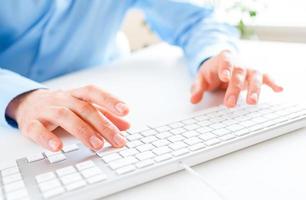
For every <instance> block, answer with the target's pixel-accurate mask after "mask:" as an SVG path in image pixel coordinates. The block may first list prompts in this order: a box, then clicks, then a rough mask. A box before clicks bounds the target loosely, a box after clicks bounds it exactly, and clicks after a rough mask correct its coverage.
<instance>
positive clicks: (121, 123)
mask: <svg viewBox="0 0 306 200" xmlns="http://www.w3.org/2000/svg"><path fill="white" fill-rule="evenodd" d="M97 109H98V110H99V111H100V112H101V113H102V114H103V115H104V116H105V117H106V118H107V119H109V120H110V121H111V122H112V123H113V124H114V125H115V126H117V128H119V130H120V131H125V130H127V129H129V128H130V123H129V122H128V121H126V120H124V119H122V118H121V117H118V116H116V115H113V114H111V113H110V112H107V111H106V110H104V109H102V108H97Z"/></svg>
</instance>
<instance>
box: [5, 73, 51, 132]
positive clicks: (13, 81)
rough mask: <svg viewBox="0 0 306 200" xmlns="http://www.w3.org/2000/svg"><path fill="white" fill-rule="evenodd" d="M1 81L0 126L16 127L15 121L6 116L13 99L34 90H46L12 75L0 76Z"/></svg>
mask: <svg viewBox="0 0 306 200" xmlns="http://www.w3.org/2000/svg"><path fill="white" fill-rule="evenodd" d="M1 79H2V80H1V85H0V91H1V93H2V94H1V99H0V115H1V116H0V125H1V126H4V127H7V126H13V127H17V123H16V122H15V120H13V119H11V118H9V117H8V116H7V115H6V109H7V106H8V104H9V103H10V102H11V101H12V100H13V99H14V98H15V97H17V96H19V95H21V94H24V93H26V92H29V91H33V90H36V89H42V88H46V86H44V85H42V84H40V83H37V82H35V81H32V80H30V79H27V78H25V77H22V76H20V75H18V74H14V73H7V74H5V75H1ZM4 83H5V84H4Z"/></svg>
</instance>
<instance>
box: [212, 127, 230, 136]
mask: <svg viewBox="0 0 306 200" xmlns="http://www.w3.org/2000/svg"><path fill="white" fill-rule="evenodd" d="M212 133H213V134H215V135H217V136H222V135H226V134H229V133H231V131H230V130H228V129H225V128H220V129H217V130H214V131H212Z"/></svg>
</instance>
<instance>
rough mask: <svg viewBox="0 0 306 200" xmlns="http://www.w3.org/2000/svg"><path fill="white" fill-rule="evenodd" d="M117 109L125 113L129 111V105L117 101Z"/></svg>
mask: <svg viewBox="0 0 306 200" xmlns="http://www.w3.org/2000/svg"><path fill="white" fill-rule="evenodd" d="M115 108H116V110H117V111H118V112H119V113H121V114H124V113H125V112H127V111H128V107H127V105H126V104H124V103H117V104H116V106H115Z"/></svg>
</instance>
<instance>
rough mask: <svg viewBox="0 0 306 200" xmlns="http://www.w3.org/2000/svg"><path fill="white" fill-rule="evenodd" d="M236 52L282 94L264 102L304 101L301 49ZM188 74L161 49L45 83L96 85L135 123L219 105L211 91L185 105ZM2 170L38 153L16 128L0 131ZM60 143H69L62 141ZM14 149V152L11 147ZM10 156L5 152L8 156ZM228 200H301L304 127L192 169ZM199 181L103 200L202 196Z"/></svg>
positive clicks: (154, 185)
mask: <svg viewBox="0 0 306 200" xmlns="http://www.w3.org/2000/svg"><path fill="white" fill-rule="evenodd" d="M241 49H242V50H241V54H242V55H243V56H244V57H245V58H246V60H247V61H248V63H252V67H256V68H260V69H261V70H262V71H265V72H270V73H271V74H273V76H274V77H276V78H277V80H278V81H279V82H280V83H282V84H283V86H284V88H285V92H284V93H283V94H277V95H273V94H272V92H271V91H270V90H269V89H263V92H262V95H261V99H262V100H265V99H266V100H267V99H269V100H271V97H272V96H273V98H276V99H279V98H280V99H283V100H288V101H290V100H291V99H292V100H297V99H306V94H305V93H304V91H303V87H304V85H305V75H304V73H305V71H306V70H305V69H306V60H305V52H306V44H288V43H287V44H286V43H267V42H245V41H244V42H241ZM192 79H193V78H192V76H191V75H190V74H189V72H188V70H187V67H186V65H185V62H184V59H183V58H182V52H181V51H180V50H179V49H178V48H175V47H170V46H168V45H166V44H160V45H156V46H153V47H150V48H148V49H145V50H143V51H140V52H137V53H134V54H133V55H132V56H131V57H128V58H125V59H122V60H120V61H118V62H116V63H113V64H111V65H108V66H103V67H94V68H91V69H89V70H86V71H81V72H76V73H73V74H70V75H67V76H64V77H61V78H58V79H54V80H51V81H48V82H46V85H48V86H50V87H52V88H61V89H66V88H75V87H78V86H82V85H86V84H97V85H99V86H101V87H103V88H104V89H105V90H108V91H110V92H112V93H113V94H115V95H117V96H119V97H121V98H122V99H124V100H125V101H126V102H127V103H128V104H129V106H130V108H131V113H130V115H129V116H128V119H129V120H130V121H131V123H132V125H134V126H136V127H137V126H139V125H142V124H147V123H148V122H154V121H163V120H167V119H171V118H174V117H175V118H177V117H178V116H180V115H185V114H188V113H191V112H195V111H197V110H201V109H203V108H207V107H210V106H213V105H218V104H220V103H222V97H223V94H222V93H220V92H216V93H210V94H208V95H207V96H206V98H205V100H204V101H203V102H202V103H201V104H199V105H196V106H194V105H191V104H190V103H189V97H190V85H191V82H192ZM0 132H1V134H0V157H1V161H0V165H1V164H4V161H5V160H8V161H9V160H12V158H18V157H23V156H25V155H27V154H30V153H33V152H37V151H41V148H40V147H38V146H37V145H35V144H33V143H32V142H31V141H29V140H27V139H25V138H23V137H21V136H20V135H19V133H18V131H17V130H14V129H3V128H2V129H0ZM64 141H65V143H71V142H74V139H73V138H70V137H65V138H64ZM16 146H18V149H16ZM7 152H10V153H9V154H8V153H7ZM194 169H195V170H196V171H198V172H199V173H200V174H202V175H203V177H205V179H206V180H207V181H208V182H209V183H210V184H212V185H214V186H215V187H216V188H218V190H219V191H220V192H221V193H222V194H223V195H224V196H225V197H226V199H232V200H238V199H254V200H255V199H256V200H258V199H279V200H280V199H305V198H306V190H305V185H306V130H305V129H302V130H299V131H295V132H293V133H291V134H287V135H284V136H281V137H278V138H275V139H273V140H270V141H267V142H264V143H261V144H258V145H254V146H252V147H249V148H247V149H244V150H241V151H238V152H235V153H231V154H229V155H227V156H223V157H221V158H217V159H214V160H212V161H209V162H206V163H203V164H201V165H198V166H196V167H194ZM205 197H206V193H205V192H204V191H203V189H202V186H201V185H200V184H199V182H198V180H196V179H194V178H193V177H191V176H190V175H189V174H187V173H186V172H184V171H183V172H179V173H176V174H173V175H169V176H167V177H164V178H161V179H158V180H156V181H153V182H150V183H146V184H143V185H141V186H138V187H135V188H133V189H130V190H127V191H123V192H120V193H117V194H115V195H112V196H110V197H108V198H107V199H109V200H119V199H134V200H136V199H186V198H190V199H191V198H194V199H199V198H205Z"/></svg>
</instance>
